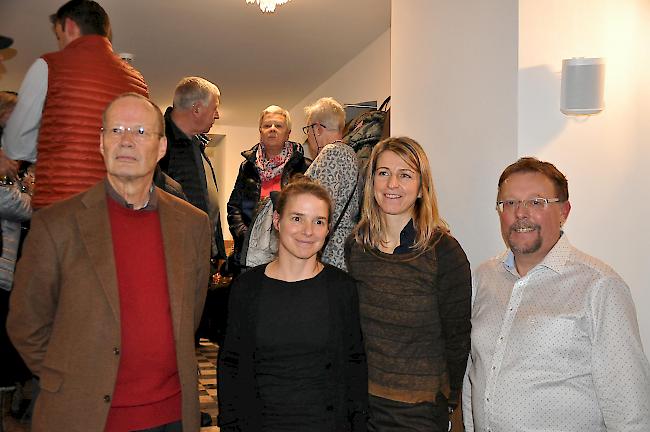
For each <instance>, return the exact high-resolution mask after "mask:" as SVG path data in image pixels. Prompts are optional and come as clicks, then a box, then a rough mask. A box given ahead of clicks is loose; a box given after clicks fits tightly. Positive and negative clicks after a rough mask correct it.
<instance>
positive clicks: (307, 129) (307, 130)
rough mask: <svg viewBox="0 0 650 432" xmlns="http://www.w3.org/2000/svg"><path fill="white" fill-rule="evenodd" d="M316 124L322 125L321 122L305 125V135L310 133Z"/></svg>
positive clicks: (303, 129)
mask: <svg viewBox="0 0 650 432" xmlns="http://www.w3.org/2000/svg"><path fill="white" fill-rule="evenodd" d="M314 126H321V124H320V123H312V124H310V125H307V126H304V127H303V128H302V131H303V132H304V133H305V135H309V128H313V127H314Z"/></svg>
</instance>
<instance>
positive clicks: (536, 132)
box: [391, 0, 650, 352]
mask: <svg viewBox="0 0 650 432" xmlns="http://www.w3.org/2000/svg"><path fill="white" fill-rule="evenodd" d="M649 23H650V3H649V2H648V1H647V0H572V1H571V2H566V1H563V0H546V1H544V2H539V1H535V0H519V1H517V0H502V1H498V2H482V1H479V0H466V1H462V2H447V1H443V0H433V1H430V0H429V1H427V0H399V1H394V2H393V3H392V19H391V37H392V41H391V51H392V60H391V76H392V82H391V94H392V96H393V99H392V102H393V103H392V107H393V109H392V112H391V116H392V132H393V135H399V134H405V135H410V136H412V137H413V138H415V139H417V140H418V141H420V143H421V144H422V145H423V146H424V147H425V149H426V150H427V152H428V154H429V157H430V158H431V166H432V169H433V171H434V177H435V180H436V183H437V184H436V187H437V190H438V195H439V201H440V207H441V211H442V214H443V216H444V217H445V218H446V219H447V221H448V222H449V223H450V225H451V227H452V231H453V233H454V234H455V236H456V237H457V238H458V239H459V240H460V242H461V244H462V245H463V247H464V249H465V251H466V252H467V254H468V256H469V258H470V262H471V263H472V267H474V268H475V267H476V265H478V264H479V263H480V262H481V261H483V260H485V259H487V258H488V257H489V256H491V255H494V254H496V253H497V252H500V251H501V250H503V248H504V246H503V244H502V242H501V239H500V238H499V228H498V220H497V216H496V214H495V212H494V210H493V208H494V199H495V194H496V182H497V179H498V176H499V174H500V173H501V171H502V170H503V168H504V167H505V166H506V165H508V164H509V163H511V162H513V161H514V160H515V159H516V158H517V157H519V156H524V155H533V156H537V157H539V158H541V159H543V160H549V161H551V162H553V163H555V164H556V165H557V166H558V168H559V169H560V170H562V171H563V172H564V173H565V174H566V175H567V177H568V179H569V185H570V186H569V189H570V195H571V202H572V204H573V210H572V212H571V215H570V217H569V221H568V224H567V226H566V231H567V234H568V235H569V237H570V239H571V241H572V242H573V243H574V244H575V245H576V246H577V247H579V248H581V249H583V250H584V251H585V252H587V253H590V254H592V255H594V256H597V257H599V258H601V259H602V260H604V261H606V262H607V263H609V264H610V265H612V267H614V268H615V269H616V270H617V271H618V272H619V273H620V274H621V275H622V276H623V277H624V278H625V280H626V281H627V282H628V284H629V285H630V288H631V291H632V295H633V297H634V299H635V302H636V306H637V315H638V317H639V325H640V328H641V337H642V339H643V343H644V346H645V347H646V352H648V350H650V313H649V312H647V310H648V307H649V306H650V290H649V289H648V282H647V279H646V278H644V273H645V272H646V271H647V270H646V269H647V268H648V267H649V266H650V252H648V249H649V247H648V245H649V244H650V230H649V229H648V228H647V227H646V225H647V222H646V220H647V217H646V215H647V214H648V213H650V177H649V175H648V166H650V144H649V143H650V122H649V121H648V120H647V119H648V113H649V112H650V56H648V48H647V47H648V46H650V26H649V25H648V24H649ZM574 56H584V57H592V56H593V57H605V58H606V62H607V71H606V83H605V87H606V88H605V103H606V108H605V111H603V113H601V114H599V115H597V116H593V117H591V118H589V119H587V120H584V119H583V120H579V119H575V118H568V117H566V116H564V115H562V114H561V113H560V111H559V93H560V70H561V63H562V59H563V58H569V57H574Z"/></svg>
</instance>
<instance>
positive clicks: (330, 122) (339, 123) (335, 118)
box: [305, 97, 345, 132]
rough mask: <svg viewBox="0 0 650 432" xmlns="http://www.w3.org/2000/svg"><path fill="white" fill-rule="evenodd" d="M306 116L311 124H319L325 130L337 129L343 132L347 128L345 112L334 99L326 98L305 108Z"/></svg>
mask: <svg viewBox="0 0 650 432" xmlns="http://www.w3.org/2000/svg"><path fill="white" fill-rule="evenodd" d="M305 115H306V116H307V120H308V122H309V123H315V122H318V123H320V124H321V125H323V126H325V129H336V130H337V131H339V132H343V128H344V127H345V110H344V109H343V107H342V106H341V104H340V103H338V102H337V101H336V100H335V99H334V98H331V97H324V98H320V99H318V100H317V101H316V102H314V103H313V104H311V105H309V106H306V107H305Z"/></svg>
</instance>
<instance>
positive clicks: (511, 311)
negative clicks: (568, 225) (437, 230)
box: [463, 157, 650, 432]
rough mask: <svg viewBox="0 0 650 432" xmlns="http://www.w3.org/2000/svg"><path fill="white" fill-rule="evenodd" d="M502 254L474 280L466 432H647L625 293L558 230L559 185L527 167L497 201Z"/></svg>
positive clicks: (561, 179)
mask: <svg viewBox="0 0 650 432" xmlns="http://www.w3.org/2000/svg"><path fill="white" fill-rule="evenodd" d="M496 208H497V212H498V214H499V219H500V221H501V234H502V236H503V240H504V241H505V243H506V245H507V246H508V250H507V251H506V252H505V253H504V254H503V255H501V256H500V257H497V258H494V259H492V260H489V261H488V262H486V263H484V264H482V265H481V266H479V268H478V269H477V270H476V272H475V274H474V278H473V286H474V295H475V298H474V305H473V310H472V350H471V356H470V361H469V364H468V368H467V374H466V376H465V385H464V388H463V415H464V417H465V427H466V430H467V431H474V430H476V431H482V432H484V431H489V432H497V431H498V432H515V431H517V432H526V431H551V430H557V431H576V432H577V431H590V432H604V431H629V432H631V431H636V432H641V431H649V430H650V366H649V365H648V360H647V358H646V356H645V354H644V352H643V347H642V346H641V339H640V336H639V327H638V324H637V319H636V312H635V309H634V304H633V302H632V298H631V295H630V290H629V288H628V287H627V285H626V284H625V282H624V281H623V280H622V279H621V277H620V276H619V275H618V274H616V272H614V270H612V269H611V268H610V267H609V266H607V265H606V264H604V263H602V262H601V261H599V260H597V259H596V258H593V257H591V256H589V255H587V254H585V253H583V252H581V251H579V250H577V249H576V248H574V247H573V246H572V245H571V244H570V243H569V240H568V238H567V235H566V234H565V233H564V232H563V230H562V228H563V224H564V223H565V222H566V220H567V217H568V216H569V211H570V210H571V204H570V203H569V189H568V182H567V180H566V177H565V176H564V175H563V174H562V173H561V172H560V171H559V170H558V169H557V168H556V167H555V166H554V165H552V164H550V163H548V162H542V161H539V160H537V159H535V158H531V157H525V158H521V159H519V160H518V161H517V162H515V163H514V164H512V165H510V166H508V167H507V168H506V169H505V171H504V172H503V174H501V177H500V179H499V183H498V195H497V203H496Z"/></svg>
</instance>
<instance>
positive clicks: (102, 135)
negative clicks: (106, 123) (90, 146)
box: [99, 132, 106, 159]
mask: <svg viewBox="0 0 650 432" xmlns="http://www.w3.org/2000/svg"><path fill="white" fill-rule="evenodd" d="M99 152H100V153H101V154H102V157H103V158H104V159H106V155H105V154H104V134H103V133H101V132H100V133H99Z"/></svg>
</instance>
